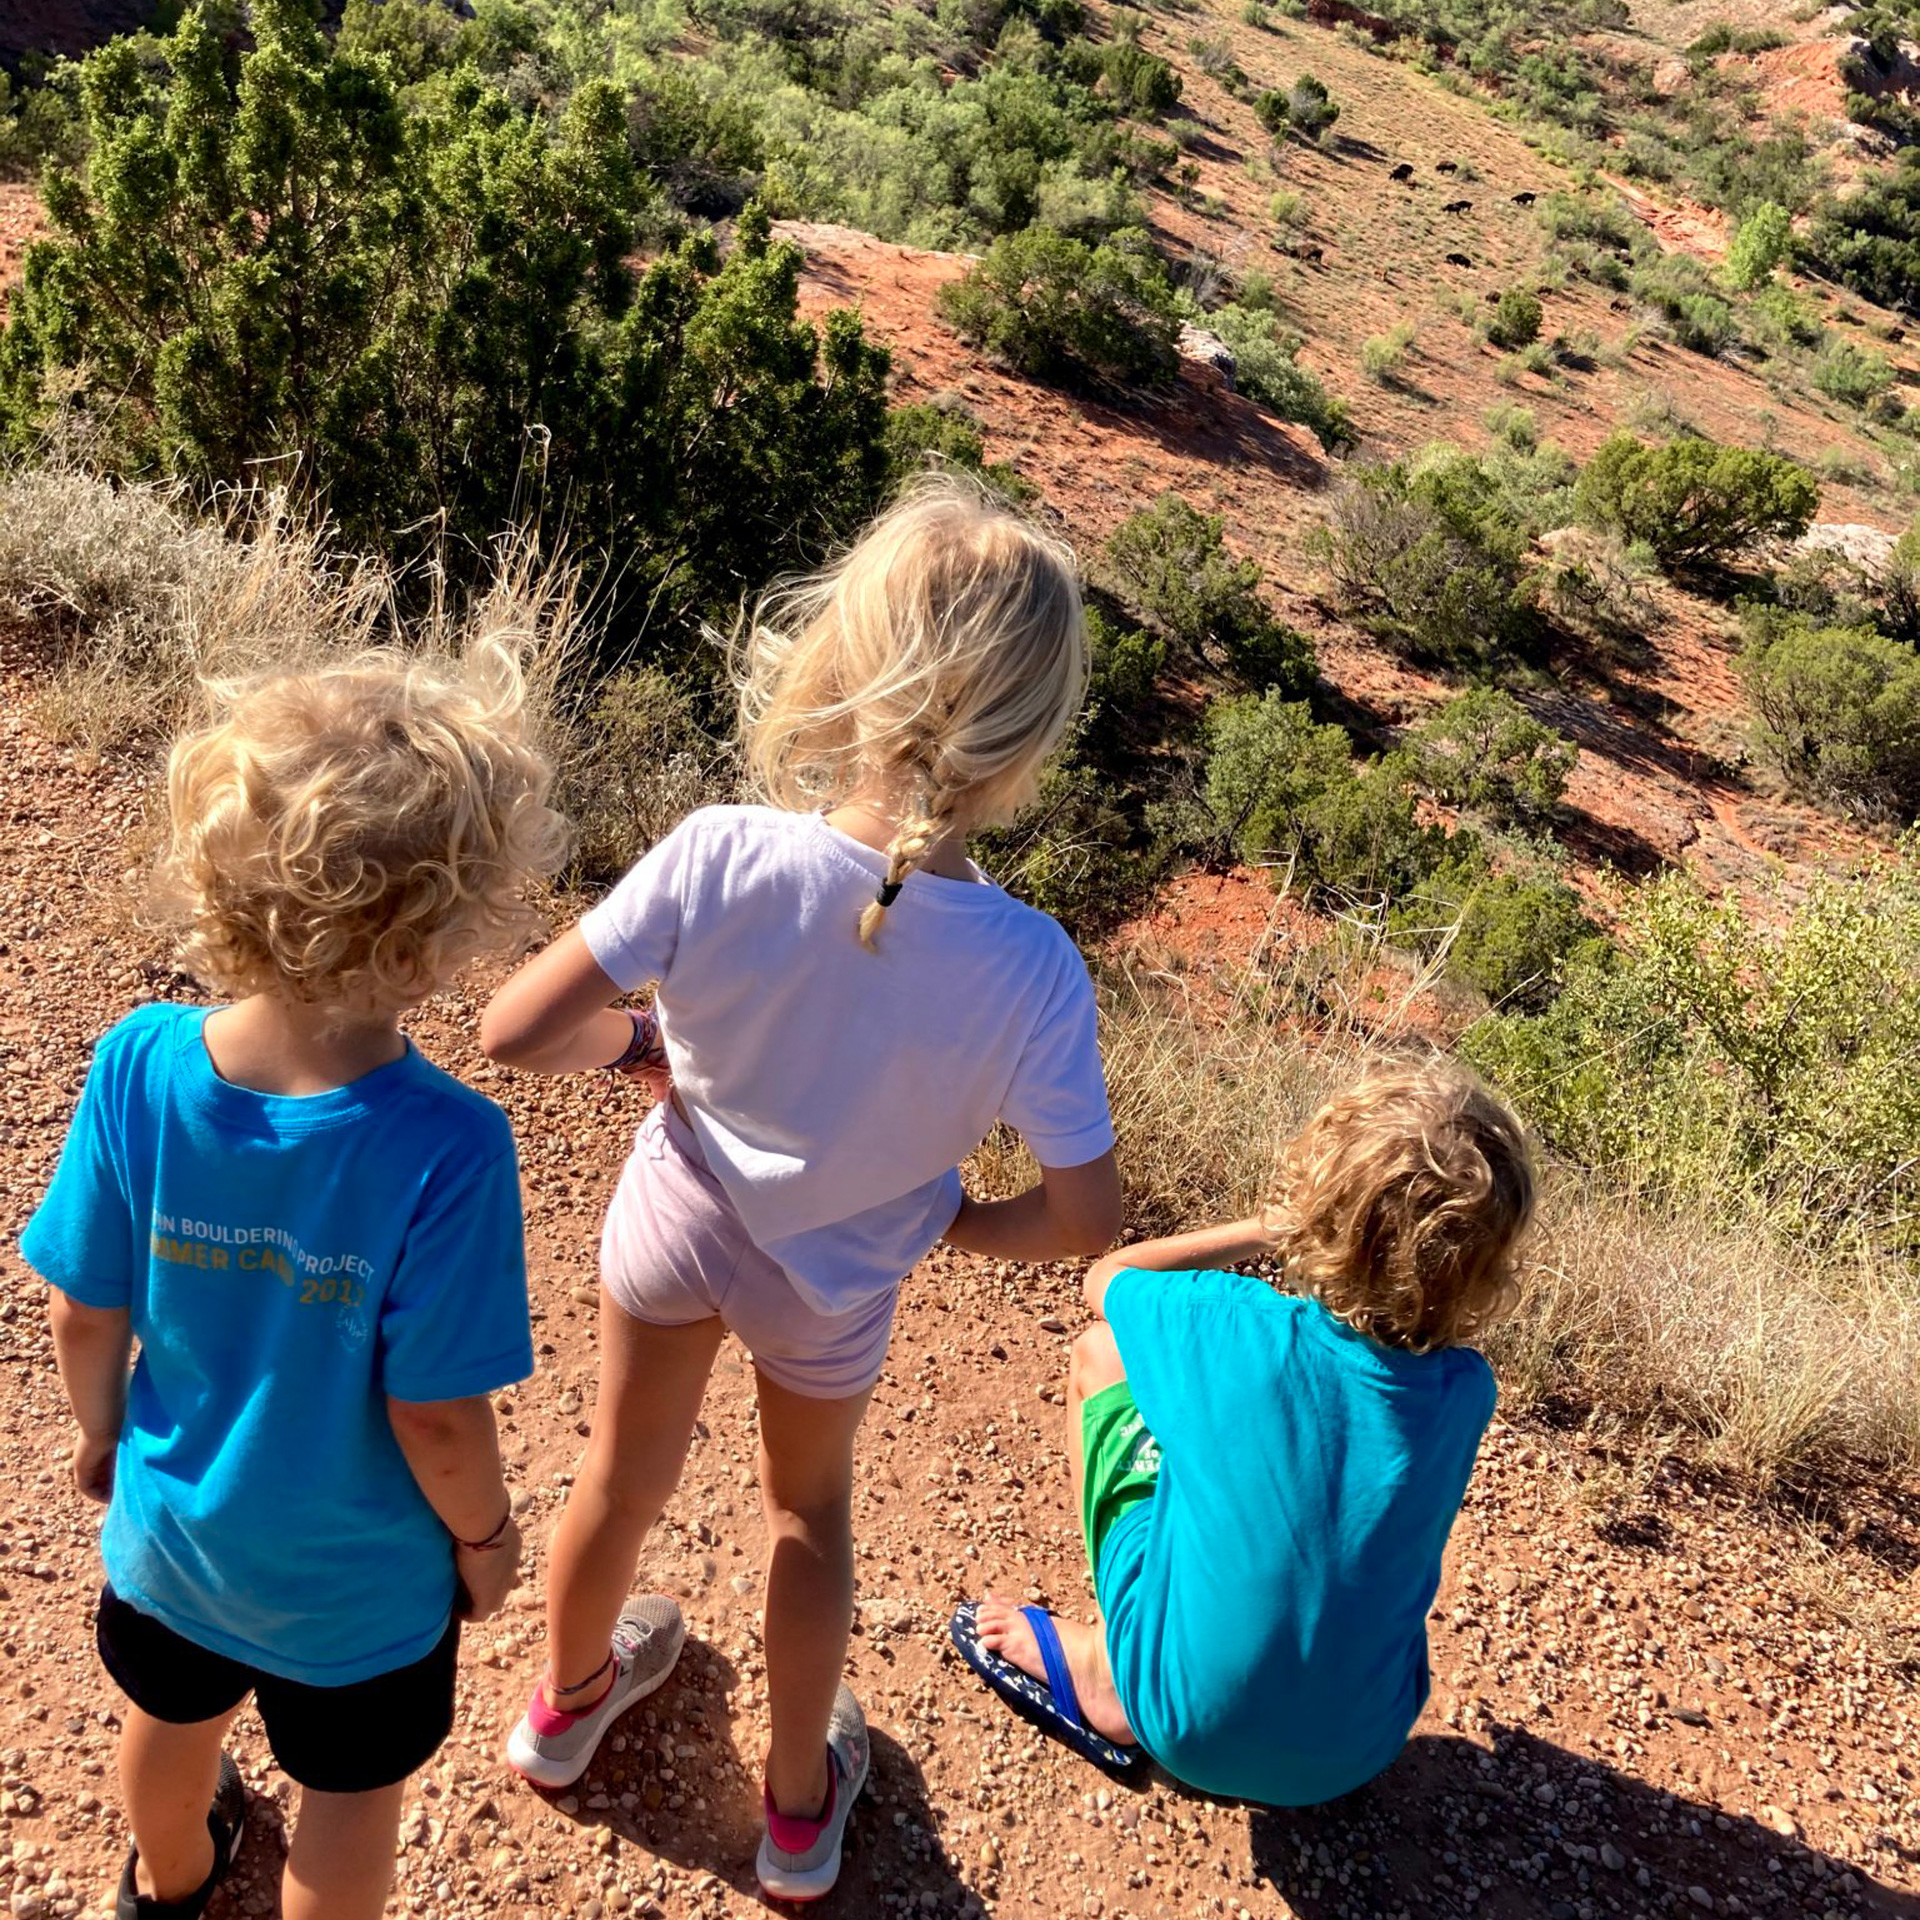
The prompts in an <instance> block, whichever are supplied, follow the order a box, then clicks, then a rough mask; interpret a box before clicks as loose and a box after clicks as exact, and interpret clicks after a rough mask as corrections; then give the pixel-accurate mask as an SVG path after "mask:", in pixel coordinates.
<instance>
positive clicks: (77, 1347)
mask: <svg viewBox="0 0 1920 1920" xmlns="http://www.w3.org/2000/svg"><path fill="white" fill-rule="evenodd" d="M47 1316H48V1318H49V1320H50V1321H51V1322H52V1325H53V1351H54V1356H55V1358H56V1359H57V1360H58V1361H59V1363H60V1383H61V1385H62V1386H64V1387H65V1388H66V1390H67V1405H68V1406H69V1407H70V1408H72V1410H73V1420H74V1425H75V1426H77V1427H78V1428H79V1429H80V1431H79V1434H78V1436H77V1437H76V1438H75V1440H74V1443H73V1479H74V1484H75V1485H76V1486H77V1487H78V1488H79V1489H80V1491H81V1492H82V1493H84V1494H85V1495H86V1496H87V1498H88V1499H89V1500H106V1499H110V1498H111V1497H112V1494H113V1456H114V1450H115V1449H116V1448H117V1447H118V1446H119V1444H120V1425H121V1422H122V1421H123V1420H124V1419H125V1418H126V1413H127V1357H128V1355H129V1354H130V1353H131V1352H132V1351H133V1316H132V1315H131V1314H130V1313H128V1311H127V1310H126V1308H125V1307H88V1306H82V1305H81V1303H80V1302H79V1301H78V1300H75V1299H73V1298H72V1297H71V1296H70V1295H68V1294H64V1293H62V1292H61V1291H60V1289H59V1288H58V1287H55V1288H54V1289H53V1290H52V1291H51V1293H50V1294H49V1295H48V1303H47Z"/></svg>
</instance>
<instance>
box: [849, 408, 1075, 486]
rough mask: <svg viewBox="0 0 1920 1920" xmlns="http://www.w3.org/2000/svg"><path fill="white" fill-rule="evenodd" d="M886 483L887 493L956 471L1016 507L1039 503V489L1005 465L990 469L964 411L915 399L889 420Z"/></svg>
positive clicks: (982, 445) (973, 425)
mask: <svg viewBox="0 0 1920 1920" xmlns="http://www.w3.org/2000/svg"><path fill="white" fill-rule="evenodd" d="M886 450H887V469H888V473H887V482H888V491H889V492H891V491H892V490H894V489H895V488H897V487H899V486H900V485H901V484H902V483H903V482H905V481H907V480H909V479H911V478H912V477H913V476H914V475H915V474H916V473H925V472H927V471H928V470H929V469H933V470H938V469H941V468H958V469H959V470H960V471H961V472H962V473H972V474H977V475H978V476H979V477H980V478H981V479H982V480H984V481H985V482H986V483H987V485H988V486H990V487H992V488H993V490H994V491H995V492H996V493H998V494H1000V495H1001V496H1002V497H1003V498H1004V499H1006V500H1009V501H1011V502H1012V503H1013V505H1015V506H1017V507H1018V506H1027V505H1030V504H1031V503H1032V502H1033V501H1034V500H1036V499H1038V498H1039V495H1040V489H1039V488H1038V487H1036V486H1035V485H1033V483H1032V482H1031V481H1029V480H1023V479H1022V478H1021V477H1020V475H1019V474H1018V473H1016V472H1015V471H1014V470H1013V468H1012V467H1010V466H1008V465H1007V464H1006V463H1005V462H1004V461H999V460H996V461H993V462H992V463H991V464H989V462H988V460H987V458H986V443H985V442H984V441H983V440H982V439H981V437H980V428H979V425H978V424H977V423H976V421H975V420H974V418H973V416H972V415H971V414H969V413H967V412H966V411H965V410H964V409H963V408H959V407H954V406H938V405H935V404H934V403H932V402H930V401H925V400H916V401H912V402H910V403H909V404H907V405H906V406H903V407H895V408H894V409H893V411H892V412H891V413H889V414H888V415H887V427H886Z"/></svg>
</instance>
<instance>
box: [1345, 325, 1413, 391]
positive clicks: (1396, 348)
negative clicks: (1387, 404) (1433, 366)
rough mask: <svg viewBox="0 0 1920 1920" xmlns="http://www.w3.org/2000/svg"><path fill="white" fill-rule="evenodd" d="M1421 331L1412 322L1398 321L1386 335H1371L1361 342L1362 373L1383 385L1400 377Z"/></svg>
mask: <svg viewBox="0 0 1920 1920" xmlns="http://www.w3.org/2000/svg"><path fill="white" fill-rule="evenodd" d="M1418 332H1419V329H1418V328H1417V327H1416V326H1415V324H1414V323H1413V321H1411V320H1401V321H1397V322H1396V323H1395V324H1394V325H1393V326H1392V327H1391V328H1389V329H1388V331H1387V332H1385V333H1370V334H1368V336H1367V337H1366V338H1365V339H1364V340H1362V341H1361V342H1360V371H1361V372H1362V373H1364V374H1365V375H1366V376H1367V378H1368V379H1369V380H1378V381H1379V382H1380V383H1381V385H1383V386H1384V385H1386V384H1387V383H1388V382H1389V381H1391V380H1393V379H1395V378H1397V377H1398V375H1399V372H1400V369H1401V368H1402V367H1404V366H1405V365H1406V363H1407V355H1408V354H1409V353H1411V352H1412V351H1413V343H1414V340H1415V338H1416V337H1417V335H1418Z"/></svg>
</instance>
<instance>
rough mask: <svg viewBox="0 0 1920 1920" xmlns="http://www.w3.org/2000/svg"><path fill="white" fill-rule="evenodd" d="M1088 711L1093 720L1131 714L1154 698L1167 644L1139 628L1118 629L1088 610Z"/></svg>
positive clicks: (1165, 658) (1091, 610)
mask: <svg viewBox="0 0 1920 1920" xmlns="http://www.w3.org/2000/svg"><path fill="white" fill-rule="evenodd" d="M1087 652H1088V655H1089V663H1090V669H1091V670H1090V672H1089V674H1088V676H1087V712H1088V715H1089V717H1090V718H1091V719H1092V720H1094V721H1100V720H1107V721H1112V720H1117V719H1119V718H1121V717H1123V716H1126V715H1132V714H1136V713H1138V712H1139V710H1140V709H1141V708H1142V707H1143V706H1145V705H1146V703H1147V702H1148V701H1149V700H1151V699H1152V698H1153V693H1154V687H1155V684H1156V683H1157V682H1158V680H1159V678H1160V670H1161V668H1162V667H1164V666H1165V665H1166V661H1167V643H1166V641H1165V640H1164V639H1162V638H1161V636H1160V635H1158V634H1155V633H1147V632H1144V631H1143V630H1142V629H1141V628H1139V627H1131V626H1117V625H1115V624H1114V622H1113V621H1111V620H1109V619H1108V618H1107V616H1106V615H1105V614H1104V613H1102V612H1101V610H1100V609H1099V608H1098V607H1089V608H1088V609H1087Z"/></svg>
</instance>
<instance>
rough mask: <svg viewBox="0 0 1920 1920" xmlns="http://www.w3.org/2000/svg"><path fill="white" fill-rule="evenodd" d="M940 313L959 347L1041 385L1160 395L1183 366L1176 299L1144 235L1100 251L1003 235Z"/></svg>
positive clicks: (1042, 236) (946, 297) (1050, 238)
mask: <svg viewBox="0 0 1920 1920" xmlns="http://www.w3.org/2000/svg"><path fill="white" fill-rule="evenodd" d="M939 304H940V311H941V313H942V314H943V315H944V316H945V317H946V319H947V320H948V321H949V322H950V323H951V325H952V326H953V327H954V329H955V331H957V332H958V333H959V334H961V335H962V337H963V338H965V339H968V340H971V341H973V342H974V343H975V344H976V345H978V346H981V347H985V348H986V349H987V350H988V351H989V352H992V353H996V354H998V355H1000V356H1001V357H1002V358H1003V359H1005V360H1006V361H1008V362H1009V363H1010V364H1011V365H1013V366H1015V367H1017V368H1018V369H1019V370H1020V371H1021V372H1022V373H1025V374H1029V375H1031V376H1032V377H1033V378H1035V379H1037V380H1049V381H1054V382H1057V383H1059V384H1062V385H1087V384H1103V385H1112V386H1164V385H1166V384H1168V383H1170V382H1171V381H1172V379H1173V377H1174V374H1175V372H1176V370H1177V368H1178V365H1179V356H1178V353H1177V351H1176V342H1177V341H1178V339H1179V333H1180V322H1179V317H1178V314H1177V312H1176V309H1175V306H1174V297H1173V289H1172V287H1171V286H1170V285H1169V284H1168V282H1167V277H1166V274H1165V272H1164V271H1163V270H1162V268H1161V266H1160V263H1159V261H1158V260H1157V259H1156V258H1155V257H1154V254H1153V251H1152V247H1151V245H1150V244H1149V242H1148V241H1147V238H1146V236H1145V235H1144V234H1140V233H1132V232H1129V233H1121V234H1115V235H1114V236H1113V237H1112V238H1111V239H1110V240H1105V241H1102V242H1101V243H1100V244H1099V245H1097V246H1089V245H1087V244H1086V243H1085V242H1084V241H1080V240H1071V239H1069V238H1067V236H1066V235H1064V234H1059V233H1051V232H1048V231H1047V230H1045V229H1044V228H1038V227H1035V228H1029V229H1028V230H1027V231H1026V232H1024V233H1010V234H1003V235H1002V236H1001V237H1000V238H999V239H998V240H996V241H995V242H994V243H993V245H992V247H990V248H989V249H988V251H987V253H986V256H985V257H984V258H983V259H982V260H980V261H979V262H978V263H977V264H976V265H975V266H974V267H973V268H972V269H971V270H970V271H969V272H968V273H967V275H966V277H965V278H964V279H962V280H957V281H952V282H949V283H948V284H947V285H946V286H944V287H942V288H941V289H940V296H939Z"/></svg>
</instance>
